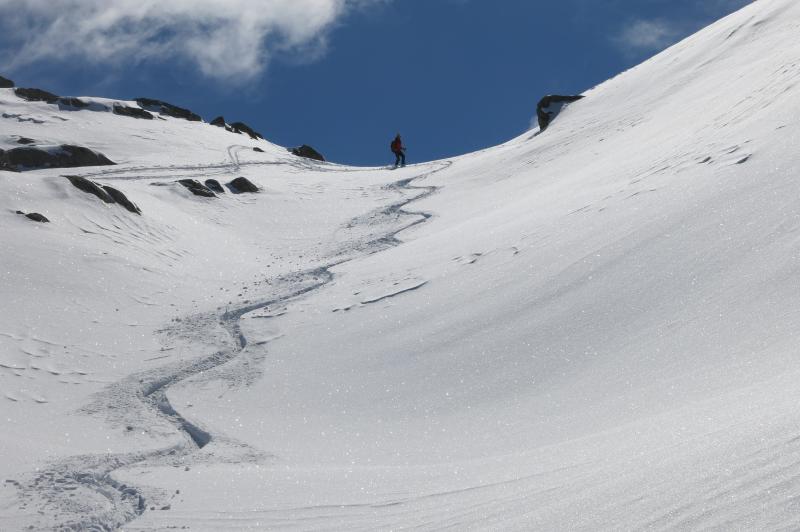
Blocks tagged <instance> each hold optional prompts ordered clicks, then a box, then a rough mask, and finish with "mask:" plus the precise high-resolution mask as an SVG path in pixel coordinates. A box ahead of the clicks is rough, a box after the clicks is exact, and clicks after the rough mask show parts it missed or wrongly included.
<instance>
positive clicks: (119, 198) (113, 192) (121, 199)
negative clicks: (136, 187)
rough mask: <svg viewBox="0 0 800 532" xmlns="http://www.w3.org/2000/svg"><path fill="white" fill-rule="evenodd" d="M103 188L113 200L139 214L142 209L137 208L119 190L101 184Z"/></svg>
mask: <svg viewBox="0 0 800 532" xmlns="http://www.w3.org/2000/svg"><path fill="white" fill-rule="evenodd" d="M103 190H105V191H106V192H107V193H108V195H109V196H111V198H112V199H113V200H114V201H115V202H117V203H119V204H120V205H122V206H123V207H125V208H126V209H127V210H128V211H130V212H132V213H134V214H138V215H140V216H141V214H142V210H141V209H140V208H139V206H138V205H136V204H135V203H134V202H132V201H131V200H129V199H128V197H127V196H126V195H125V194H124V193H123V192H122V191H121V190H118V189H116V188H114V187H110V186H108V185H103Z"/></svg>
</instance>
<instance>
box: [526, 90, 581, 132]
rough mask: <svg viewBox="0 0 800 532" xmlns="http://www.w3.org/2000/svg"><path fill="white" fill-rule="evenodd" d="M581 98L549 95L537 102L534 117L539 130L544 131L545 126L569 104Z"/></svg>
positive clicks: (578, 96)
mask: <svg viewBox="0 0 800 532" xmlns="http://www.w3.org/2000/svg"><path fill="white" fill-rule="evenodd" d="M581 98H583V96H580V95H577V96H561V95H559V94H550V95H547V96H545V97H544V98H542V99H541V100H539V103H538V105H537V106H536V117H537V118H538V120H539V130H540V131H544V130H545V129H547V126H549V125H550V123H551V122H552V121H553V119H554V118H555V117H556V116H558V113H560V112H561V110H562V109H563V108H564V107H565V106H566V105H567V104H569V103H572V102H575V101H578V100H580V99H581Z"/></svg>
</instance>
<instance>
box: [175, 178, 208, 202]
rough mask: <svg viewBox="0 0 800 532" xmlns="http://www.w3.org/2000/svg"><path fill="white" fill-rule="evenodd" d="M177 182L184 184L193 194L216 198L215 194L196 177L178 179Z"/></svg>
mask: <svg viewBox="0 0 800 532" xmlns="http://www.w3.org/2000/svg"><path fill="white" fill-rule="evenodd" d="M178 183H180V184H181V185H183V186H185V187H186V188H188V189H189V191H190V192H191V193H192V194H194V195H195V196H202V197H204V198H216V197H217V195H216V194H214V191H213V190H211V189H210V188H208V187H207V186H205V185H204V184H202V183H201V182H200V181H198V180H196V179H180V180H178Z"/></svg>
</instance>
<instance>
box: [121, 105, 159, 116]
mask: <svg viewBox="0 0 800 532" xmlns="http://www.w3.org/2000/svg"><path fill="white" fill-rule="evenodd" d="M114 114H115V115H120V116H127V117H130V118H141V119H144V120H152V119H153V118H154V117H153V115H152V113H148V112H147V111H145V110H144V109H139V108H138V107H128V106H127V105H120V104H114Z"/></svg>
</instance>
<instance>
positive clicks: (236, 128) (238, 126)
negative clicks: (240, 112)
mask: <svg viewBox="0 0 800 532" xmlns="http://www.w3.org/2000/svg"><path fill="white" fill-rule="evenodd" d="M230 128H231V131H233V132H234V133H244V134H246V135H249V136H250V137H251V138H252V139H255V140H259V139H263V138H264V137H263V136H262V135H261V133H259V132H258V131H256V130H254V129H253V128H251V127H250V126H248V125H247V124H245V123H244V122H234V123H233V124H230Z"/></svg>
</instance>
